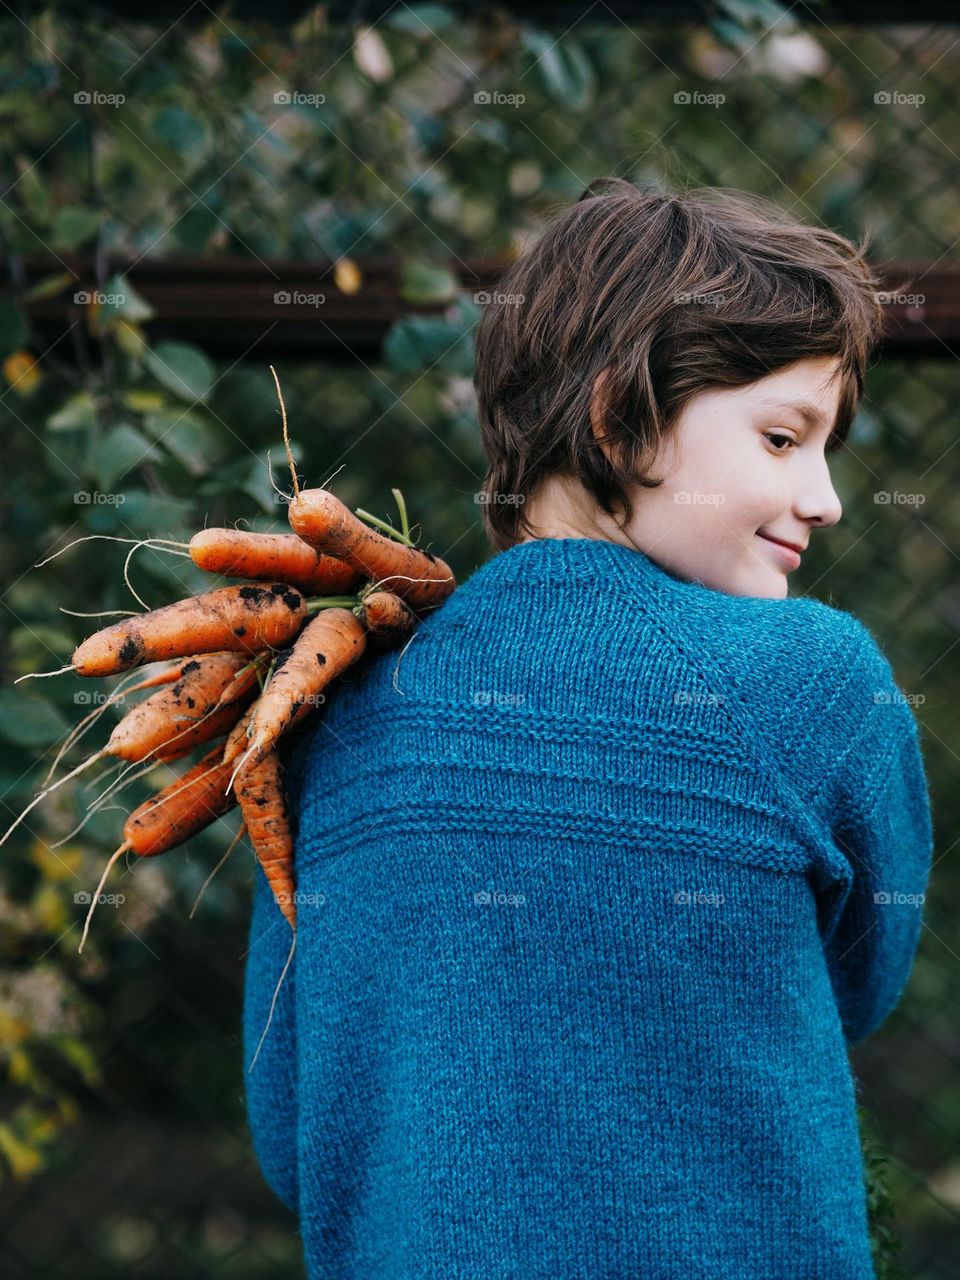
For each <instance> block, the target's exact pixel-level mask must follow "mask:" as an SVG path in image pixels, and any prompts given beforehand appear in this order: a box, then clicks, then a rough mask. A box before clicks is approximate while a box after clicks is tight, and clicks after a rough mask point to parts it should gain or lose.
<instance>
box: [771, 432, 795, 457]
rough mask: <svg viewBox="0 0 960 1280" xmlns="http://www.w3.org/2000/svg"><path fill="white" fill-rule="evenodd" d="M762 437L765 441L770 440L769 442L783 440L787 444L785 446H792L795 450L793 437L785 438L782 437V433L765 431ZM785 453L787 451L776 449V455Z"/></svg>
mask: <svg viewBox="0 0 960 1280" xmlns="http://www.w3.org/2000/svg"><path fill="white" fill-rule="evenodd" d="M764 436H765V439H767V440H770V441H774V440H785V441H786V442H787V444H792V445H793V447H794V448H796V447H797V442H796V440H794V438H793V436H786V435H783V433H782V432H779V431H767V432H765V433H764ZM787 452H788V450H787V449H781V448H777V453H787Z"/></svg>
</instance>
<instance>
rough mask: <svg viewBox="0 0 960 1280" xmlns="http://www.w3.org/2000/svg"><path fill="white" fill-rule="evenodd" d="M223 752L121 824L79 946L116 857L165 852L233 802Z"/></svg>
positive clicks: (207, 758)
mask: <svg viewBox="0 0 960 1280" xmlns="http://www.w3.org/2000/svg"><path fill="white" fill-rule="evenodd" d="M221 753H222V747H221V746H220V744H217V746H215V747H213V748H212V749H211V750H210V751H208V752H207V754H206V755H205V756H204V757H203V758H202V759H201V760H199V761H198V762H197V763H196V764H195V765H194V766H193V768H192V769H188V770H187V772H186V773H185V774H184V775H183V777H181V778H176V779H174V781H173V782H171V783H169V784H168V785H167V786H166V787H164V788H163V790H162V791H160V792H158V794H157V795H155V796H151V797H150V799H149V800H145V801H144V802H143V804H142V805H140V806H139V808H137V809H134V811H133V813H131V814H130V815H129V817H128V818H127V820H126V822H125V823H124V824H123V843H122V844H121V845H120V846H119V848H118V849H116V850H115V852H114V853H113V854H111V856H110V860H109V862H108V863H107V865H106V866H105V867H104V869H103V875H102V876H101V877H100V883H99V884H98V885H97V891H96V893H95V894H94V895H93V900H92V901H91V903H90V910H89V911H88V912H87V919H86V923H85V924H84V926H83V936H82V937H81V939H80V947H79V950H80V951H83V946H84V943H85V942H86V940H87V931H88V930H89V928H90V921H91V919H92V917H93V910H94V907H95V906H96V905H97V902H98V901H99V898H100V894H101V893H102V892H103V886H104V884H105V883H106V880H107V876H108V875H109V873H110V868H111V867H112V866H113V864H114V863H115V862H116V861H117V859H118V858H119V857H121V856H122V855H123V854H124V853H128V852H131V851H132V852H133V853H136V854H138V855H139V857H141V858H153V857H156V855H157V854H160V853H166V852H167V851H168V850H170V849H173V848H175V847H176V846H177V845H178V844H183V842H184V841H185V840H189V838H190V837H191V836H193V835H196V833H197V832H198V831H202V830H203V828H204V827H208V826H209V825H210V823H211V822H214V821H215V820H216V819H217V818H219V817H222V816H223V814H225V813H228V812H229V811H230V809H232V808H233V806H234V805H235V804H236V803H237V798H236V796H235V795H234V793H233V792H232V791H227V790H226V788H225V785H224V784H225V783H226V781H227V779H228V778H229V776H230V766H229V765H225V764H224V763H223V761H222V760H221V758H220V757H221Z"/></svg>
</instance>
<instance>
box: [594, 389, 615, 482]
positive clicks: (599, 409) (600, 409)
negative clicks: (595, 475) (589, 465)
mask: <svg viewBox="0 0 960 1280" xmlns="http://www.w3.org/2000/svg"><path fill="white" fill-rule="evenodd" d="M609 374H610V369H609V366H608V367H607V368H606V369H601V370H600V372H599V373H598V374H597V376H596V378H594V380H593V394H592V395H591V397H590V427H591V429H592V431H593V438H594V439H595V440H596V442H597V444H598V445H599V446H600V448H601V449H602V450H603V454H604V457H605V458H606V459H607V461H608V462H609V463H611V464H612V462H613V446H612V445H611V444H610V443H609V442H608V441H607V440H606V439H604V435H605V432H606V418H607V412H606V395H605V390H606V386H607V380H608V377H609Z"/></svg>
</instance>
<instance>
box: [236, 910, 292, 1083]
mask: <svg viewBox="0 0 960 1280" xmlns="http://www.w3.org/2000/svg"><path fill="white" fill-rule="evenodd" d="M296 946H297V935H296V931H294V934H293V937H292V938H291V940H290V951H289V952H288V954H287V962H286V964H285V965H284V966H283V970H282V972H281V974H280V977H279V978H278V980H277V985H276V988H275V990H274V993H273V999H272V1000H271V1001H270V1013H269V1016H268V1017H267V1025H266V1026H265V1027H264V1028H263V1033H262V1034H261V1036H260V1043H259V1044H258V1045H257V1051H256V1053H255V1054H254V1055H253V1061H252V1062H251V1063H250V1066H249V1068H248V1069H247V1074H249V1073H250V1072H251V1071H252V1070H253V1068H254V1067H255V1066H256V1065H257V1059H258V1058H259V1057H260V1050H261V1049H262V1048H263V1042H264V1040H265V1039H266V1038H267V1032H268V1031H269V1030H270V1023H271V1022H272V1021H273V1011H274V1009H275V1008H276V1005H277V996H278V995H279V994H280V988H281V987H282V986H283V980H284V978H285V977H286V976H287V970H288V969H289V968H290V961H291V960H292V959H293V953H294V951H295V949H296Z"/></svg>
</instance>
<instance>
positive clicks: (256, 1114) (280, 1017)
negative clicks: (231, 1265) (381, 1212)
mask: <svg viewBox="0 0 960 1280" xmlns="http://www.w3.org/2000/svg"><path fill="white" fill-rule="evenodd" d="M295 759H296V758H295V757H294V758H292V759H290V760H289V761H288V762H287V767H286V772H285V789H286V793H287V797H288V814H289V816H290V821H291V826H292V828H293V831H294V833H296V814H297V811H298V807H299V788H300V772H299V769H298V768H296V767H294V766H295ZM291 939H292V934H291V930H290V926H289V924H288V923H287V921H286V919H285V918H284V916H283V914H282V912H281V910H280V908H279V907H278V906H277V904H276V902H275V901H274V897H273V894H272V892H271V889H270V886H269V884H268V883H267V878H266V876H265V875H264V874H263V870H262V869H261V867H260V866H259V864H257V865H256V866H255V868H254V896H253V911H252V914H251V918H250V934H249V940H248V950H247V955H246V970H245V978H244V993H243V1064H244V1067H243V1069H244V1088H245V1101H246V1108H247V1119H248V1123H249V1127H250V1133H251V1136H252V1138H253V1146H254V1151H255V1152H256V1156H257V1160H258V1161H259V1164H260V1168H261V1171H262V1173H263V1176H264V1179H265V1180H266V1182H267V1184H268V1185H269V1186H270V1188H271V1189H272V1190H273V1192H274V1193H275V1194H276V1195H277V1196H278V1197H279V1199H280V1200H282V1201H283V1203H284V1204H285V1205H286V1207H287V1208H288V1209H289V1210H290V1211H291V1212H292V1213H297V1212H298V1178H297V1117H298V1102H297V1036H296V1017H295V1011H296V982H297V973H296V970H297V958H296V952H294V954H293V957H292V959H291V960H290V965H289V968H288V969H287V972H286V975H285V976H284V978H283V982H282V984H281V986H280V990H279V993H278V994H277V999H276V1005H275V1007H274V1009H273V1018H272V1020H271V1021H270V1029H269V1030H268V1031H267V1033H266V1035H265V1036H264V1037H263V1044H262V1046H260V1052H259V1055H257V1047H258V1045H260V1038H261V1036H262V1035H263V1031H264V1028H265V1027H266V1026H267V1022H268V1020H269V1019H270V1006H271V1003H272V1001H273V998H274V992H275V991H276V988H277V983H278V982H279V981H280V976H281V974H282V973H283V968H284V965H285V964H286V963H287V959H288V957H289V955H290V943H291ZM255 1056H256V1062H255V1063H254V1065H253V1068H252V1070H251V1063H253V1060H254V1057H255Z"/></svg>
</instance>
